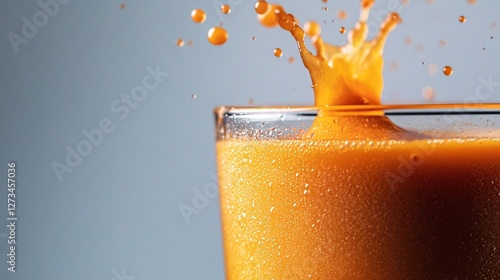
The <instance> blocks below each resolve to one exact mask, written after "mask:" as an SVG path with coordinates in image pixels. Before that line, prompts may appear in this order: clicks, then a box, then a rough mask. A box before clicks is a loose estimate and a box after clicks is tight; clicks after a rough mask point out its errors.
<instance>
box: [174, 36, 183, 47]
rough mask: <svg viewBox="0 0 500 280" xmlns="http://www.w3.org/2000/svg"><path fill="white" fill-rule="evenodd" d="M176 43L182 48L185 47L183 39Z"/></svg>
mask: <svg viewBox="0 0 500 280" xmlns="http://www.w3.org/2000/svg"><path fill="white" fill-rule="evenodd" d="M175 43H176V44H177V46H179V47H181V48H182V47H184V40H182V39H181V38H179V39H177V40H176V41H175Z"/></svg>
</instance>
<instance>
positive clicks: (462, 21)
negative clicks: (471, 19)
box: [458, 16, 467, 23]
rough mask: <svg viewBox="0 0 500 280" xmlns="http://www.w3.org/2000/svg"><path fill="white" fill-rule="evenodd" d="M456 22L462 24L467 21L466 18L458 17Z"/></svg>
mask: <svg viewBox="0 0 500 280" xmlns="http://www.w3.org/2000/svg"><path fill="white" fill-rule="evenodd" d="M458 21H460V22H461V23H464V22H466V21H467V18H466V17H465V16H459V17H458Z"/></svg>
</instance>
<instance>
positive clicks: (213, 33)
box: [208, 26, 229, 46]
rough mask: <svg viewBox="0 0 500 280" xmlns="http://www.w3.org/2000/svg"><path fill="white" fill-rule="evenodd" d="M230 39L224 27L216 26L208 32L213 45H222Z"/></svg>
mask: <svg viewBox="0 0 500 280" xmlns="http://www.w3.org/2000/svg"><path fill="white" fill-rule="evenodd" d="M228 37H229V35H228V34H227V31H226V30H225V29H224V28H222V27H218V26H215V27H212V28H210V30H209V31H208V41H209V42H210V43H211V44H212V45H216V46H218V45H222V44H224V43H225V42H226V41H227V38H228Z"/></svg>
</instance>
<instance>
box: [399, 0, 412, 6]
mask: <svg viewBox="0 0 500 280" xmlns="http://www.w3.org/2000/svg"><path fill="white" fill-rule="evenodd" d="M409 2H410V0H401V4H403V5H408V3H409Z"/></svg>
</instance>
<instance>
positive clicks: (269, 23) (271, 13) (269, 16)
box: [257, 4, 283, 27]
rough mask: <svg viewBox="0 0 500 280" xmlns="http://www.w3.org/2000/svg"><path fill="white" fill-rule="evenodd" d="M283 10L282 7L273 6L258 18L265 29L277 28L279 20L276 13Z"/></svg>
mask: <svg viewBox="0 0 500 280" xmlns="http://www.w3.org/2000/svg"><path fill="white" fill-rule="evenodd" d="M279 9H283V8H282V7H281V6H280V5H276V4H271V5H269V8H268V9H267V11H266V12H265V13H264V14H258V15H257V18H258V19H259V21H260V23H261V24H262V25H264V26H265V27H275V26H276V25H278V18H277V17H276V14H275V11H276V10H279Z"/></svg>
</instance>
